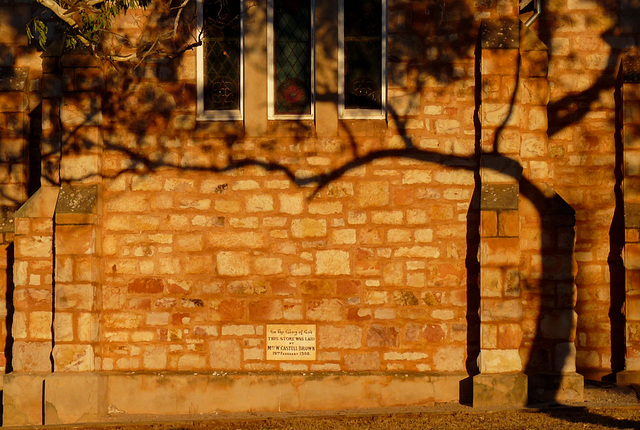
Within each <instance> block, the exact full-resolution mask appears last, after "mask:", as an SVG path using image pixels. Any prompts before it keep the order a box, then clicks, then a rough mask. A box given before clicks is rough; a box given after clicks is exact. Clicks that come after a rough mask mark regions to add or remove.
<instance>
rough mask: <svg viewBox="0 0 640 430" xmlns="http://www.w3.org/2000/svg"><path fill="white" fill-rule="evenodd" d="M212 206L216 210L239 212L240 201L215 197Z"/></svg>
mask: <svg viewBox="0 0 640 430" xmlns="http://www.w3.org/2000/svg"><path fill="white" fill-rule="evenodd" d="M213 207H214V208H215V210H217V211H218V212H222V213H233V214H235V213H238V212H240V209H241V206H240V202H238V201H236V200H222V199H216V200H215V201H214V204H213Z"/></svg>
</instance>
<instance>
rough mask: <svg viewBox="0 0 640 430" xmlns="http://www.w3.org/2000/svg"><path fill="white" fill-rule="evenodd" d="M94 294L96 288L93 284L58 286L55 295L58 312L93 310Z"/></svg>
mask: <svg viewBox="0 0 640 430" xmlns="http://www.w3.org/2000/svg"><path fill="white" fill-rule="evenodd" d="M94 294H95V292H94V286H93V285H91V284H58V285H57V286H56V294H55V298H56V310H58V309H60V310H62V309H78V310H86V311H88V310H91V309H93V304H94Z"/></svg>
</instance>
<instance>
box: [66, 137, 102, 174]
mask: <svg viewBox="0 0 640 430" xmlns="http://www.w3.org/2000/svg"><path fill="white" fill-rule="evenodd" d="M85 143H87V144H89V142H85ZM91 144H92V146H93V149H96V148H98V147H99V145H100V142H97V141H96V142H91ZM100 172H101V162H100V157H98V156H97V155H93V154H88V155H79V154H74V155H63V157H62V159H61V161H60V177H61V178H62V179H63V180H65V181H86V180H90V179H97V177H98V175H99V174H100Z"/></svg>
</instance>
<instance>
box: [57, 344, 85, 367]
mask: <svg viewBox="0 0 640 430" xmlns="http://www.w3.org/2000/svg"><path fill="white" fill-rule="evenodd" d="M53 361H54V366H55V371H56V372H68V371H74V372H87V371H91V370H94V353H93V347H92V346H91V345H69V344H57V345H56V346H55V347H54V348H53Z"/></svg>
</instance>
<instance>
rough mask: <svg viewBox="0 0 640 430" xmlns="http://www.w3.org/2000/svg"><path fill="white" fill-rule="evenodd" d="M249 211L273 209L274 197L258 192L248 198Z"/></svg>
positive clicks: (247, 207) (247, 206)
mask: <svg viewBox="0 0 640 430" xmlns="http://www.w3.org/2000/svg"><path fill="white" fill-rule="evenodd" d="M246 209H247V212H268V211H272V210H273V197H271V196H270V195H268V194H257V195H253V196H250V197H249V198H248V199H247V205H246Z"/></svg>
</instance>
